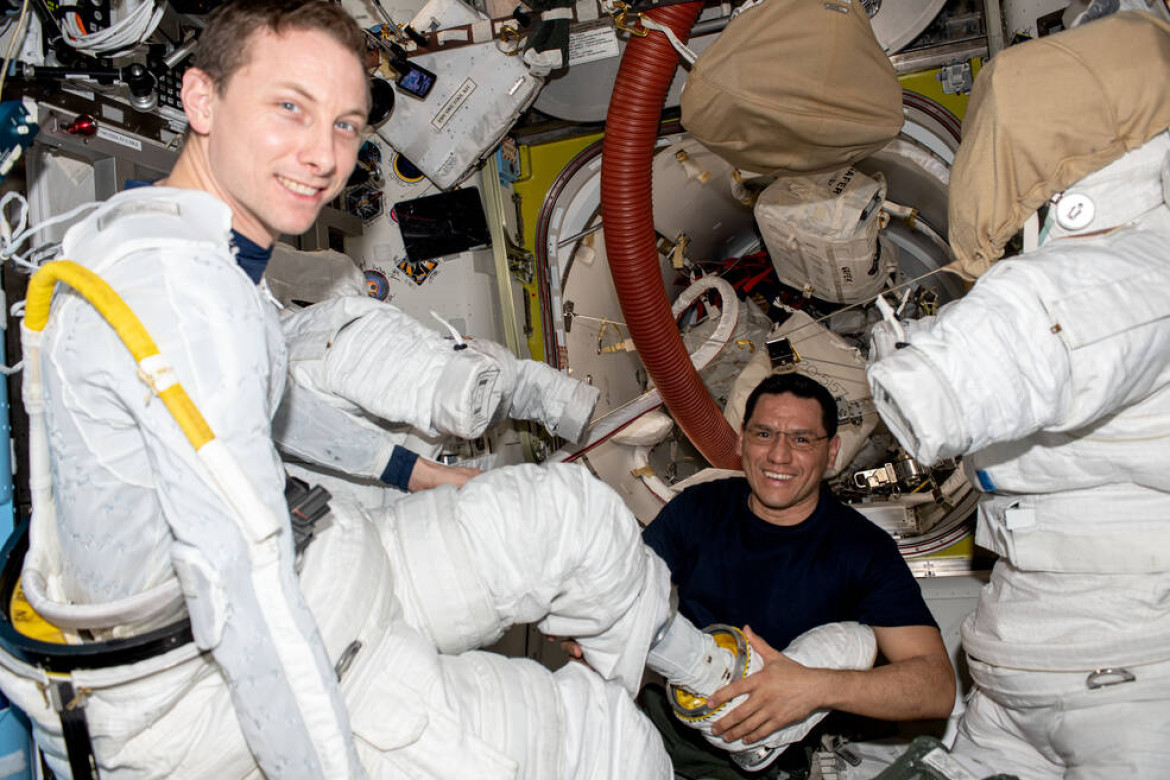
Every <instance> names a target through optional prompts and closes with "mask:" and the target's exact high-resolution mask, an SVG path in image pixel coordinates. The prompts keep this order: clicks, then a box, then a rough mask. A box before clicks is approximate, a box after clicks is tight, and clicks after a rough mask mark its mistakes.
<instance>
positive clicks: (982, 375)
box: [869, 232, 1170, 463]
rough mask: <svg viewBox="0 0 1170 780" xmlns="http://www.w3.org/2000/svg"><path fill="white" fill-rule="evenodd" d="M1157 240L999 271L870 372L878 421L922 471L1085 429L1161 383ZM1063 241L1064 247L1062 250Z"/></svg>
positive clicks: (1168, 327) (1163, 335)
mask: <svg viewBox="0 0 1170 780" xmlns="http://www.w3.org/2000/svg"><path fill="white" fill-rule="evenodd" d="M1161 241H1164V239H1161V240H1159V237H1158V236H1157V235H1156V234H1150V233H1140V232H1136V233H1128V234H1123V235H1121V236H1117V237H1113V238H1112V239H1110V240H1108V241H1107V242H1106V241H1097V242H1096V243H1084V244H1078V245H1075V246H1068V245H1066V246H1059V245H1049V246H1048V247H1045V249H1042V250H1041V251H1039V252H1037V253H1034V254H1031V255H1028V256H1027V257H1026V258H1022V259H1018V260H1014V261H1007V262H1003V263H1000V264H999V265H998V266H996V267H995V268H993V269H992V270H991V271H990V272H989V273H987V274H986V275H985V276H983V277H982V278H981V279H980V280H979V282H978V283H977V284H976V285H975V287H974V288H973V289H972V290H971V292H969V293H968V294H967V295H966V296H965V297H963V298H962V299H960V300H958V301H955V302H953V303H950V304H948V305H947V306H945V307H943V309H942V310H941V311H940V313H939V316H938V319H937V320H936V321H935V322H933V323H931V324H930V325H929V326H928V327H923V328H920V329H918V330H916V331H915V332H913V333H911V334H910V335H909V336H908V337H907V338H908V342H907V346H905V347H904V348H902V349H898V350H896V351H895V352H894V353H893V354H891V355H889V356H887V357H884V358H882V359H880V360H878V361H877V362H876V363H874V364H873V365H871V366H870V368H869V383H870V388H871V390H872V392H873V398H874V403H875V404H876V406H877V408H878V411H879V413H880V414H881V416H882V419H883V420H884V421H885V422H886V424H887V425H888V426H889V427H890V429H891V431H892V432H893V433H894V435H895V436H897V438H898V440H899V442H901V443H902V445H903V446H904V447H906V449H907V451H908V452H909V453H910V454H911V455H912V456H913V457H915V458H917V459H918V460H920V461H922V462H924V463H934V462H936V461H938V460H940V459H942V458H946V457H951V456H955V455H962V454H966V453H970V452H975V451H978V450H981V449H983V448H985V447H987V446H989V445H991V444H995V443H997V442H1005V441H1015V440H1019V439H1022V438H1024V437H1026V436H1028V435H1030V434H1032V433H1035V432H1037V431H1071V430H1077V429H1080V428H1084V427H1086V426H1089V425H1091V424H1093V423H1094V422H1096V421H1098V420H1100V419H1102V418H1103V417H1105V416H1107V415H1109V414H1111V413H1112V412H1114V411H1116V410H1118V409H1119V408H1122V407H1123V406H1125V405H1127V404H1130V403H1133V402H1135V401H1137V400H1140V399H1141V398H1144V397H1145V396H1146V395H1148V394H1150V393H1151V392H1153V391H1155V390H1157V389H1158V388H1160V387H1162V386H1164V385H1165V384H1166V382H1167V381H1170V303H1168V302H1167V301H1168V299H1170V264H1167V263H1166V262H1165V259H1164V257H1160V256H1159V252H1160V251H1164V250H1159V249H1158V247H1159V245H1160V244H1161ZM1061 243H1064V242H1061Z"/></svg>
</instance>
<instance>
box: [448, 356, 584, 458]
mask: <svg viewBox="0 0 1170 780" xmlns="http://www.w3.org/2000/svg"><path fill="white" fill-rule="evenodd" d="M468 343H469V344H470V345H471V348H472V349H474V350H476V351H477V352H480V353H482V354H484V355H487V356H488V357H490V358H491V359H492V360H494V361H495V362H496V364H497V365H498V366H499V367H500V371H501V373H502V374H503V375H504V377H505V381H504V383H503V386H504V387H505V388H510V392H507V391H506V392H505V396H504V399H503V402H502V403H501V404H500V407H499V410H498V411H497V412H496V416H495V417H494V418H493V419H492V424H496V423H498V422H501V421H502V420H503V419H504V418H505V417H510V418H511V419H513V420H532V421H534V422H539V423H540V424H541V425H543V426H544V427H545V428H547V429H548V431H549V433H552V434H555V435H557V436H560V437H562V438H565V439H568V440H569V441H572V442H579V441H581V438H582V437H583V436H584V435H585V429H586V428H587V427H588V426H589V421H590V419H591V418H592V416H593V410H594V408H596V406H597V400H598V399H599V398H600V397H601V391H600V390H598V389H597V388H596V387H594V386H592V385H590V384H586V383H585V382H582V381H580V380H578V379H574V378H572V377H570V376H569V375H568V374H566V373H564V372H561V371H558V370H557V369H555V368H553V367H552V366H550V365H548V364H547V363H541V362H539V361H536V360H521V359H520V358H517V357H516V356H515V355H513V354H512V353H511V352H510V351H509V350H508V349H507V348H506V347H504V346H502V345H500V344H497V343H496V342H494V341H488V340H486V339H475V340H474V341H470V342H468Z"/></svg>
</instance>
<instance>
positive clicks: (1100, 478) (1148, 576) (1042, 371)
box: [870, 133, 1170, 670]
mask: <svg viewBox="0 0 1170 780" xmlns="http://www.w3.org/2000/svg"><path fill="white" fill-rule="evenodd" d="M1168 153H1170V138H1168V136H1167V134H1165V133H1163V134H1161V135H1160V136H1157V137H1156V138H1155V139H1154V140H1152V141H1150V142H1149V143H1147V144H1146V145H1145V146H1143V147H1142V148H1140V149H1138V150H1135V151H1134V152H1131V153H1130V154H1128V155H1126V156H1125V157H1123V158H1121V159H1120V160H1118V161H1116V162H1115V163H1113V164H1112V165H1109V166H1107V167H1105V168H1103V169H1101V170H1100V171H1098V172H1096V173H1094V174H1092V175H1090V176H1088V177H1086V178H1085V179H1083V180H1082V181H1081V182H1078V183H1077V184H1076V185H1074V186H1073V187H1071V188H1069V189H1068V190H1067V191H1066V192H1065V193H1064V196H1063V197H1064V198H1072V197H1080V196H1084V197H1086V198H1088V199H1089V200H1090V201H1091V203H1092V204H1095V207H1096V211H1095V214H1094V216H1093V217H1092V219H1091V220H1089V221H1088V222H1087V223H1086V224H1081V223H1077V225H1076V228H1075V229H1071V228H1069V227H1063V226H1062V225H1061V224H1060V223H1059V222H1057V224H1056V225H1054V226H1052V230H1051V232H1050V234H1049V237H1048V240H1047V242H1046V243H1044V244H1043V245H1042V246H1041V247H1040V248H1039V249H1038V250H1036V251H1034V252H1031V253H1028V254H1027V255H1024V256H1022V257H1019V258H1015V259H1012V260H1008V261H1004V262H1001V263H999V264H998V265H997V266H995V267H994V268H992V269H991V270H990V271H989V272H988V273H987V274H985V275H984V276H983V277H982V278H981V279H980V282H979V284H978V285H976V287H975V289H974V290H972V292H971V293H969V294H968V296H966V297H965V298H963V299H961V300H959V301H957V302H955V303H953V304H951V305H950V306H948V307H946V308H944V310H943V311H942V312H941V313H940V317H939V321H938V322H936V323H934V324H932V325H931V326H928V327H926V328H924V329H922V330H921V331H918V332H915V333H914V334H912V335H911V336H910V338H909V343H910V346H909V347H908V348H906V349H902V350H899V351H897V352H895V353H893V354H892V355H890V356H888V357H887V358H885V359H883V360H881V361H879V362H878V363H876V364H875V365H874V366H873V367H872V368H871V373H870V381H871V386H872V387H873V389H874V397H875V401H876V402H877V403H878V404H879V406H880V407H882V408H883V412H884V413H883V418H885V419H886V420H887V421H888V422H890V423H891V427H892V428H894V429H895V430H896V432H898V435H899V439H900V440H902V441H903V443H904V444H907V445H908V449H910V450H911V451H912V453H913V454H914V455H915V457H918V458H919V459H921V460H924V461H926V462H932V461H934V460H936V459H938V458H940V457H947V456H951V455H956V454H963V455H964V467H965V469H966V470H967V473H968V476H969V477H970V478H971V481H972V483H973V484H975V485H976V486H977V487H978V488H979V489H980V490H982V491H984V492H985V493H986V496H985V497H984V499H983V500H982V501H981V503H980V506H979V518H978V531H977V536H976V541H977V542H978V543H979V544H981V545H983V546H985V547H987V548H989V549H991V550H994V551H995V552H996V553H997V554H999V555H1000V556H1001V561H1000V562H999V563H998V564H997V566H996V569H995V571H994V572H993V574H992V578H991V582H990V584H989V586H988V587H987V588H985V589H984V591H983V593H982V595H981V599H980V603H979V606H978V608H977V609H976V611H975V612H974V613H973V614H972V615H971V616H970V617H969V618H968V619H967V621H966V622H965V623H964V627H963V643H964V647H965V649H966V651H967V653H968V654H969V655H971V656H972V657H974V658H975V659H977V660H979V661H983V662H986V663H991V664H996V665H1001V666H1007V667H1012V668H1017V669H1038V670H1061V669H1067V670H1074V669H1084V668H1086V667H1088V668H1090V669H1091V668H1094V667H1097V666H1109V665H1118V664H1140V663H1151V662H1155V661H1160V660H1164V659H1167V658H1170V611H1168V610H1167V609H1166V605H1167V601H1168V599H1170V475H1168V474H1167V472H1166V471H1165V469H1164V467H1163V464H1164V462H1165V455H1166V453H1167V448H1166V441H1167V440H1168V439H1167V437H1170V262H1168V260H1170V258H1168V257H1167V254H1166V252H1167V250H1166V247H1167V246H1170V206H1168V205H1167V202H1168V201H1170V198H1168V197H1167V192H1170V184H1167V182H1170V156H1168ZM1070 202H1072V201H1070ZM1053 210H1054V212H1056V213H1057V214H1059V213H1060V212H1059V209H1058V207H1053ZM1069 573H1075V574H1076V575H1077V576H1075V577H1068V576H1065V575H1067V574H1069ZM1054 615H1058V616H1060V618H1059V619H1053V616H1054ZM1041 618H1043V619H1041Z"/></svg>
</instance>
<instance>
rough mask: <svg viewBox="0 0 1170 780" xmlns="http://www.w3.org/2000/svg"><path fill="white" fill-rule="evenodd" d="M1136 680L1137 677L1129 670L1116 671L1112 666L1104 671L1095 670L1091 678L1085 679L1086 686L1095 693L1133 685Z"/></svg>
mask: <svg viewBox="0 0 1170 780" xmlns="http://www.w3.org/2000/svg"><path fill="white" fill-rule="evenodd" d="M1136 680H1137V675H1135V674H1134V673H1133V672H1131V671H1130V670H1129V669H1114V668H1113V667H1112V666H1108V667H1105V668H1104V669H1094V670H1093V671H1091V672H1089V676H1088V677H1086V678H1085V685H1087V686H1088V687H1089V690H1090V691H1095V690H1097V689H1098V688H1107V687H1109V686H1110V685H1121V684H1122V683H1131V682H1135V681H1136Z"/></svg>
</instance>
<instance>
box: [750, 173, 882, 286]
mask: <svg viewBox="0 0 1170 780" xmlns="http://www.w3.org/2000/svg"><path fill="white" fill-rule="evenodd" d="M885 197H886V181H885V178H884V177H883V176H882V175H881V174H880V173H879V174H876V178H870V177H869V176H866V175H865V174H864V173H862V172H861V171H859V170H857V169H856V168H853V167H846V168H842V169H841V170H838V171H834V172H833V173H821V174H815V175H811V176H790V177H785V178H780V179H777V180H776V181H775V182H773V183H772V184H771V185H769V186H768V188H767V189H765V190H764V191H763V192H761V193H760V197H759V198H758V199H757V200H756V207H755V216H756V223H757V224H758V225H759V226H760V233H761V234H762V235H763V237H764V244H765V246H767V247H768V254H769V255H771V257H772V266H773V267H774V268H775V269H776V275H777V276H778V277H779V278H780V281H781V282H783V283H784V284H787V285H789V286H790V287H795V288H796V289H798V290H806V289H807V290H809V292H810V293H811V294H812V295H815V296H816V297H817V298H820V299H822V300H825V301H832V302H833V303H861V302H863V301H869V300H871V299H873V298H874V297H875V296H876V295H877V294H878V293H879V292H881V291H882V289H883V288H884V287H885V285H886V281H887V279H889V276H890V273H891V272H893V271H894V270H895V269H896V268H897V262H898V258H897V251H896V250H895V248H894V246H893V245H892V244H889V243H887V242H885V241H881V242H879V238H878V230H879V227H880V224H879V222H880V220H879V218H880V215H881V208H882V203H883V202H884V201H885Z"/></svg>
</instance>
